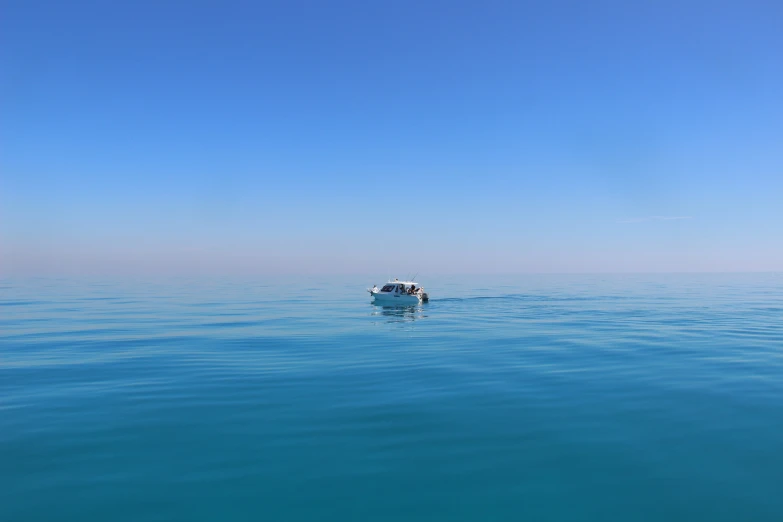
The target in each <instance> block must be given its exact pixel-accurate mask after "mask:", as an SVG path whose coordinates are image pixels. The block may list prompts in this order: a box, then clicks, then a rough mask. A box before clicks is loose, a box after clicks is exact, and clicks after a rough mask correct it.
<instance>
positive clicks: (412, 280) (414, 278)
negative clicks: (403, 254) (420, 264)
mask: <svg viewBox="0 0 783 522" xmlns="http://www.w3.org/2000/svg"><path fill="white" fill-rule="evenodd" d="M417 275H419V273H418V272H416V275H415V276H413V279H411V283H412V282H414V281H415V280H416V276H417Z"/></svg>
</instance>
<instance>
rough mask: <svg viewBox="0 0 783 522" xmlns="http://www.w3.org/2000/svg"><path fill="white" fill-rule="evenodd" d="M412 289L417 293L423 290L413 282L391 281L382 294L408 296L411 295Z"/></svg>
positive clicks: (382, 290)
mask: <svg viewBox="0 0 783 522" xmlns="http://www.w3.org/2000/svg"><path fill="white" fill-rule="evenodd" d="M411 288H413V291H414V292H416V291H417V290H419V289H420V288H421V285H418V284H416V283H414V282H413V281H389V282H388V283H386V284H385V285H383V288H381V289H380V292H382V293H386V294H408V293H411Z"/></svg>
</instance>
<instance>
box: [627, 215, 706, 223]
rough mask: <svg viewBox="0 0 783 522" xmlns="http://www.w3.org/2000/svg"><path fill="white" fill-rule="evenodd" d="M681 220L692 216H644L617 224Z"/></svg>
mask: <svg viewBox="0 0 783 522" xmlns="http://www.w3.org/2000/svg"><path fill="white" fill-rule="evenodd" d="M683 219H692V216H645V217H638V218H628V219H621V220H619V221H618V223H645V222H648V221H680V220H683Z"/></svg>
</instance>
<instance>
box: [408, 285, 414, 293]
mask: <svg viewBox="0 0 783 522" xmlns="http://www.w3.org/2000/svg"><path fill="white" fill-rule="evenodd" d="M415 293H416V285H411V289H410V290H408V294H410V295H413V294H415Z"/></svg>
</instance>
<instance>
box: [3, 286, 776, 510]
mask: <svg viewBox="0 0 783 522" xmlns="http://www.w3.org/2000/svg"><path fill="white" fill-rule="evenodd" d="M420 279H422V278H420ZM382 282H383V280H382V279H380V278H375V279H371V278H366V277H354V278H349V277H341V278H338V280H330V281H328V282H327V281H325V280H323V279H322V278H314V277H306V278H297V279H294V278H287V279H283V280H269V281H260V280H238V279H232V280H217V279H211V280H198V279H178V280H142V279H139V280H124V281H79V280H62V279H26V280H22V279H6V280H2V281H0V520H2V521H4V522H11V521H58V520H72V521H76V520H78V521H80V522H85V521H101V522H105V521H108V520H111V521H129V522H131V521H132V522H139V521H154V520H177V521H202V520H203V521H207V520H209V521H214V520H225V521H234V520H248V521H249V520H254V521H255V520H270V521H285V520H297V521H298V520H321V521H341V522H342V521H347V520H355V521H402V520H405V521H411V520H414V521H419V520H420V521H425V520H426V521H432V520H455V521H456V520H466V521H467V520H470V521H491V520H532V521H548V520H552V521H554V520H563V521H577V520H596V521H623V522H627V521H635V520H656V521H657V520H667V521H680V520H682V521H694V520H705V521H711V522H715V521H732V522H734V521H738V520H754V521H776V522H779V521H781V520H783V275H780V274H778V275H667V276H663V275H654V276H653V275H650V276H641V275H636V276H594V275H593V276H524V277H522V276H519V277H492V278H490V277H485V278H457V277H439V278H423V279H422V282H423V283H424V286H425V288H426V289H427V290H428V291H429V292H430V294H431V296H432V301H431V302H430V303H428V304H425V305H422V306H419V307H415V308H410V309H394V308H382V307H378V306H374V305H372V304H370V303H369V299H368V295H367V293H366V292H365V290H364V289H365V288H366V287H368V286H371V285H372V284H373V283H376V284H379V283H382Z"/></svg>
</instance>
